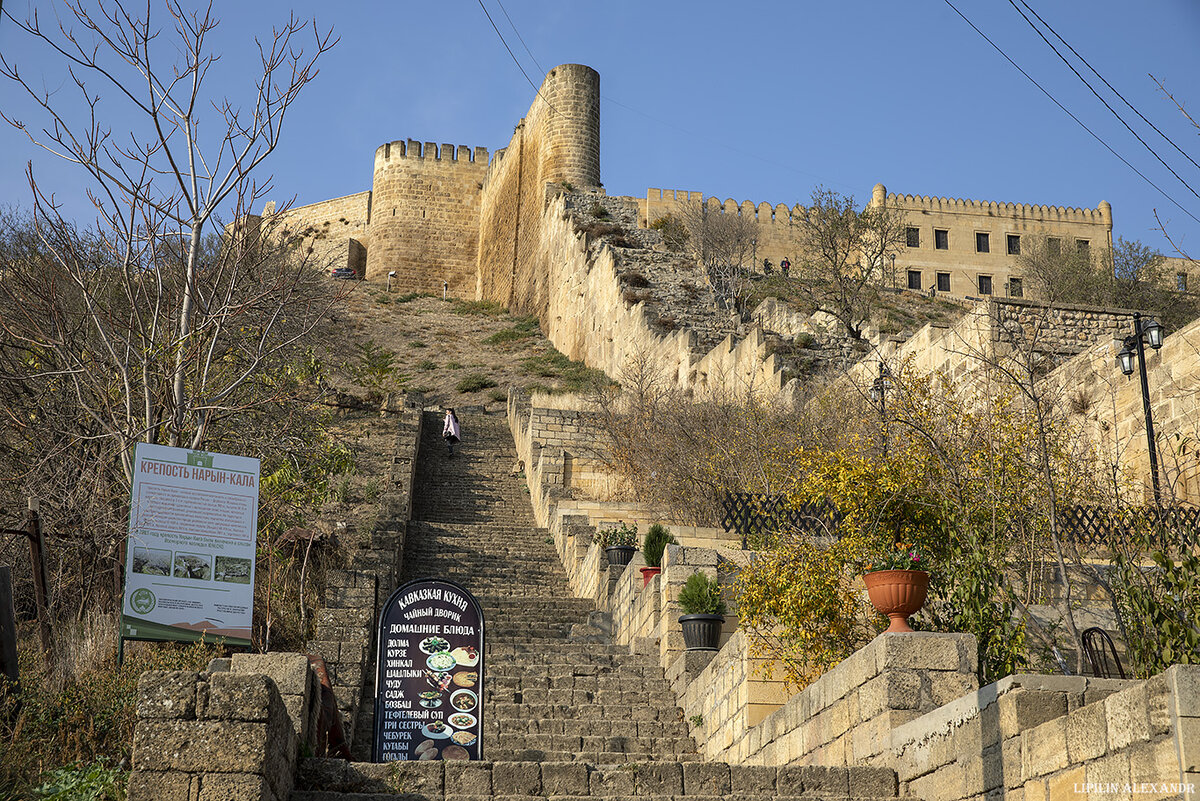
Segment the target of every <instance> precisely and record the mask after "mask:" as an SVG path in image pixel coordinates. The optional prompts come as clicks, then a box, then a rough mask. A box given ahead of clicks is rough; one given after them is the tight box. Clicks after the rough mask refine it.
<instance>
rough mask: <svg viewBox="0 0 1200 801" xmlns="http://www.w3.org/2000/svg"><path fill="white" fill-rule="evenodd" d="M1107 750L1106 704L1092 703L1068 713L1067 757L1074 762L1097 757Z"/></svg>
mask: <svg viewBox="0 0 1200 801" xmlns="http://www.w3.org/2000/svg"><path fill="white" fill-rule="evenodd" d="M1107 751H1108V730H1107V723H1106V722H1105V716H1104V704H1090V705H1088V706H1085V707H1080V708H1079V709H1076V710H1075V711H1074V712H1072V713H1071V714H1070V715H1067V757H1068V758H1069V759H1070V761H1071V762H1072V763H1076V762H1085V761H1087V760H1089V759H1095V758H1096V757H1099V756H1103V755H1104V753H1105V752H1107Z"/></svg>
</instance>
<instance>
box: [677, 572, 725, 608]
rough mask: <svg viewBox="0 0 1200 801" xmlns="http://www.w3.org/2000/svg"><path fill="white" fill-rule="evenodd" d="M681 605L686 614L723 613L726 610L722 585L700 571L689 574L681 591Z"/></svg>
mask: <svg viewBox="0 0 1200 801" xmlns="http://www.w3.org/2000/svg"><path fill="white" fill-rule="evenodd" d="M679 606H680V608H681V609H683V613H684V614H685V615H723V614H725V612H726V607H725V601H724V599H722V598H721V585H720V584H718V583H717V580H716V579H710V578H709V577H708V576H706V575H705V574H703V573H701V572H699V571H697V572H695V573H693V574H692V575H691V576H689V577H688V580H687V583H686V584H684V585H683V589H681V590H680V591H679Z"/></svg>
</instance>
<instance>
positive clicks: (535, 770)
mask: <svg viewBox="0 0 1200 801" xmlns="http://www.w3.org/2000/svg"><path fill="white" fill-rule="evenodd" d="M492 792H493V793H494V794H495V795H541V794H542V773H541V770H540V768H539V766H538V763H536V762H497V763H495V764H494V765H492Z"/></svg>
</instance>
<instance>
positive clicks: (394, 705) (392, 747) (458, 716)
mask: <svg viewBox="0 0 1200 801" xmlns="http://www.w3.org/2000/svg"><path fill="white" fill-rule="evenodd" d="M378 641H379V646H378V647H379V650H378V653H377V654H376V665H377V673H376V678H375V739H374V747H373V758H374V760H375V761H376V762H395V761H399V760H434V759H482V758H483V743H482V738H483V697H484V695H483V688H484V671H483V610H482V609H480V607H479V602H478V601H476V600H475V598H474V596H472V595H471V593H469V592H467V590H465V589H464V588H463V587H460V586H459V585H458V584H455V583H454V582H452V581H445V580H442V579H422V580H419V581H410V582H409V583H407V584H405V585H404V586H403V587H401V588H400V589H398V590H396V591H395V592H394V593H392V597H391V598H389V599H388V602H387V605H386V606H384V608H383V611H382V613H381V614H380V615H379V640H378Z"/></svg>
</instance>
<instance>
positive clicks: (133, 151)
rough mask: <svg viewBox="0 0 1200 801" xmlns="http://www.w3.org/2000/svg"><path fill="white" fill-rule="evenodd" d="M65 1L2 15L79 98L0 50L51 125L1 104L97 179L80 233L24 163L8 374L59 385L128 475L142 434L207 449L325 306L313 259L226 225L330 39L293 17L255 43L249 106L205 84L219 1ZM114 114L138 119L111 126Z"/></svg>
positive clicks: (34, 137)
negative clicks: (52, 62) (28, 241)
mask: <svg viewBox="0 0 1200 801" xmlns="http://www.w3.org/2000/svg"><path fill="white" fill-rule="evenodd" d="M61 8H63V9H65V10H66V12H67V13H66V14H65V15H64V16H66V18H67V19H68V20H69V22H56V23H54V24H53V25H43V23H42V21H41V20H40V19H39V16H38V14H37V12H36V11H35V12H34V13H33V15H32V16H31V17H30V18H28V19H26V20H23V21H22V20H17V19H14V18H12V17H11V16H8V15H6V18H7V20H8V21H9V22H11V23H13V24H14V25H15V26H17V27H18V28H19V29H20V30H22V31H24V33H25V34H27V35H28V36H29V37H30V39H31V40H32V41H34V42H37V43H39V44H41V45H44V46H45V47H47V48H49V50H50V51H51V52H52V53H53V54H54V55H55V56H56V57H57V58H59V59H60V60H61V62H62V63H63V64H64V65H65V69H66V71H67V74H68V75H69V76H70V83H71V84H73V86H74V88H75V89H77V90H78V95H77V97H76V98H75V99H73V100H71V101H69V100H68V99H67V98H66V97H65V96H57V95H51V94H49V93H47V92H45V91H42V90H40V89H38V88H37V87H38V86H40V84H41V81H40V80H36V79H31V78H28V77H27V76H26V75H24V74H23V73H22V72H21V70H20V67H19V65H18V64H17V62H16V61H15V60H13V59H12V57H11V56H0V74H3V75H4V76H5V77H7V78H9V79H10V80H12V81H13V82H14V83H15V85H16V86H18V87H20V88H21V89H23V90H24V91H25V93H26V94H27V95H28V97H29V98H31V99H32V100H33V102H34V103H35V104H36V105H37V106H38V107H39V109H40V111H41V112H43V113H44V115H45V118H46V120H47V121H46V122H45V123H44V124H43V125H41V126H40V127H37V126H32V127H31V126H29V125H27V124H26V123H25V122H24V121H22V120H18V119H15V118H13V117H12V116H11V115H10V114H7V113H5V114H3V117H4V119H5V120H6V121H8V122H9V123H10V124H12V125H14V126H15V127H17V128H18V129H20V130H22V131H24V132H25V133H26V134H27V135H28V136H29V138H30V140H31V141H32V142H34V143H35V144H36V145H38V146H40V147H41V148H43V149H45V150H46V151H48V152H49V153H51V154H53V155H55V156H58V157H59V158H61V159H63V160H65V161H67V162H70V163H72V164H76V165H78V166H79V167H80V168H81V169H82V171H83V172H84V173H85V174H86V175H87V176H88V177H89V178H90V182H89V185H88V190H87V191H88V197H89V199H90V200H91V203H92V206H93V208H94V210H95V213H96V219H97V226H96V228H95V230H92V231H88V232H86V233H81V232H79V231H77V230H76V229H75V227H74V226H73V225H71V224H70V223H69V222H68V221H67V220H66V219H64V218H63V216H62V214H61V213H60V206H59V205H57V204H56V202H55V200H54V196H53V194H52V193H51V192H50V191H49V189H47V188H46V187H44V186H42V185H41V184H40V183H39V182H38V180H37V177H36V175H35V172H34V169H33V166H32V164H31V165H30V166H29V168H28V177H29V182H30V186H31V188H32V192H33V208H34V213H33V219H32V227H31V230H32V231H33V232H34V235H35V237H36V238H37V240H38V243H37V247H36V248H34V249H33V250H32V251H29V252H27V254H26V255H32V256H35V258H31V259H28V260H26V261H24V262H21V263H16V264H10V265H7V268H6V273H7V276H8V280H5V281H4V282H3V287H2V288H0V293H2V294H3V295H4V296H5V297H4V300H5V308H4V310H3V315H4V316H3V318H2V319H0V324H2V325H3V327H4V330H5V334H6V337H7V338H8V339H9V341H10V342H11V343H12V344H13V347H14V348H15V349H16V352H17V353H22V352H23V353H24V354H25V357H26V361H25V364H26V369H25V370H24V371H22V370H20V369H17V368H16V366H15V365H14V364H12V363H10V364H9V365H7V367H8V368H9V371H8V372H7V373H6V375H5V376H4V378H5V379H6V380H8V381H21V380H23V379H25V378H28V377H29V375H30V374H31V373H32V374H34V375H37V376H39V377H42V378H46V379H51V378H52V379H53V380H54V381H56V382H58V384H59V386H60V388H59V390H58V391H60V392H64V393H69V394H70V395H71V396H72V398H73V401H74V403H75V404H76V406H77V408H78V413H79V414H80V415H81V416H82V417H83V418H85V419H86V420H88V422H89V424H90V425H91V426H92V427H93V433H91V434H88V435H87V436H90V437H102V438H114V439H116V440H119V442H120V444H121V449H120V453H121V458H122V460H123V462H124V468H125V472H126V474H127V475H128V474H129V468H130V459H131V457H132V445H133V444H134V443H136V442H138V441H143V440H144V441H148V442H166V443H168V444H171V445H187V446H190V447H199V446H200V445H201V444H202V443H203V442H204V440H205V436H206V432H207V431H208V430H209V429H210V427H211V425H212V424H213V422H214V421H215V419H216V418H218V417H219V416H221V415H223V414H229V413H232V412H234V411H236V410H237V409H238V408H239V407H240V406H241V405H242V404H244V403H245V402H246V395H245V393H244V392H243V390H244V389H246V388H247V387H248V385H250V384H255V383H257V384H258V385H259V386H260V387H261V386H263V381H264V376H263V371H264V370H265V369H266V368H268V367H269V366H270V364H271V359H272V355H273V354H276V353H278V352H280V351H281V349H286V348H287V347H289V346H291V345H293V344H294V343H296V342H297V341H299V340H300V338H302V337H303V336H304V335H305V334H306V333H307V332H308V331H309V330H311V328H312V326H313V325H314V324H315V323H316V321H318V320H319V319H320V318H321V316H322V315H323V313H324V311H325V310H326V309H327V308H328V304H329V302H330V297H329V296H328V294H327V293H322V292H319V291H317V288H316V286H315V281H314V271H313V269H312V267H311V265H309V264H306V263H305V262H304V261H303V260H295V259H285V258H280V257H279V256H280V253H279V250H278V248H276V247H274V244H275V240H273V235H274V234H275V233H276V232H272V231H265V230H261V229H260V228H258V227H256V226H248V227H241V228H231V229H230V233H229V234H228V235H225V236H221V235H220V233H219V232H221V231H222V230H223V228H224V227H225V225H224V224H226V223H228V222H229V221H230V220H236V219H241V218H242V217H243V216H244V215H245V214H246V212H247V209H249V208H250V207H251V206H252V205H253V204H254V203H255V201H257V200H258V199H259V198H260V197H261V196H262V195H263V194H264V193H265V192H266V191H267V190H268V188H269V184H270V181H269V178H266V177H263V178H259V177H258V173H259V167H260V166H261V165H262V163H263V161H264V160H265V159H266V158H267V157H268V156H269V155H270V153H271V152H272V151H273V150H274V149H275V147H276V146H277V145H278V144H279V141H280V137H281V135H282V131H283V123H284V119H285V117H286V115H287V112H288V110H289V108H290V107H291V105H292V104H293V103H294V102H295V101H296V99H297V98H298V96H299V94H300V92H301V90H302V89H303V88H304V86H305V85H306V84H308V83H309V81H311V80H313V78H315V77H316V74H317V70H316V68H315V64H316V61H317V59H318V58H319V57H320V56H321V55H322V54H323V53H325V52H326V51H327V50H328V49H329V48H330V47H332V46H333V45H334V44H335V43H336V42H335V40H334V39H333V38H332V34H331V32H324V33H323V32H321V31H320V30H319V29H317V27H316V24H315V22H314V23H312V24H311V25H310V24H309V23H306V22H303V21H300V20H298V19H296V18H295V17H294V16H292V17H289V19H288V20H287V21H286V23H285V24H283V25H282V26H281V27H280V28H279V29H276V30H275V31H273V32H272V35H271V36H270V38H268V39H266V40H258V39H256V40H255V44H256V45H257V47H258V52H259V55H260V59H261V73H260V74H259V76H258V78H257V80H256V81H255V83H254V85H253V91H252V94H251V98H250V102H249V103H248V104H246V105H242V104H240V103H239V102H238V101H235V100H232V99H229V98H220V97H210V96H209V95H208V93H207V91H206V90H207V86H206V85H205V78H206V77H207V75H208V72H209V69H210V68H211V67H212V66H213V65H214V64H215V63H216V61H217V60H218V58H219V56H218V55H217V54H214V53H212V52H210V50H209V47H208V38H209V36H210V34H211V32H212V31H213V29H214V28H215V27H216V26H217V19H216V18H215V17H214V16H213V9H212V6H211V5H210V6H208V7H207V8H205V9H203V10H201V11H194V10H189V9H187V8H186V7H185V5H184V4H183V3H182V2H180V0H162V2H161V3H155V2H151V1H150V0H148V1H147V2H146V4H145V5H144V6H138V7H134V6H132V5H128V4H124V3H122V2H121V0H97V2H96V3H95V4H94V7H93V6H85V4H84V3H83V2H82V0H68V1H67V2H65V3H63V4H62V5H61ZM163 24H165V25H166V28H167V30H168V31H169V33H167V34H166V35H164V33H163V29H160V27H159V26H160V25H163ZM306 31H309V32H311V36H312V39H311V43H310V44H309V45H305V44H303V43H302V41H301V40H302V39H303V38H305V33H306ZM306 47H307V52H306ZM113 120H121V124H125V121H126V120H128V121H129V124H130V125H131V128H132V129H131V130H130V131H129V132H128V133H127V134H126V133H121V132H116V133H114V130H113V127H112V126H113V122H112V121H113ZM268 383H269V382H268ZM267 394H268V395H269V394H270V393H267Z"/></svg>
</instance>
